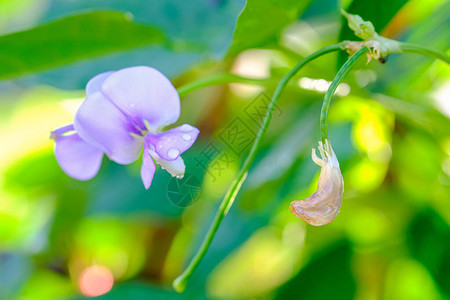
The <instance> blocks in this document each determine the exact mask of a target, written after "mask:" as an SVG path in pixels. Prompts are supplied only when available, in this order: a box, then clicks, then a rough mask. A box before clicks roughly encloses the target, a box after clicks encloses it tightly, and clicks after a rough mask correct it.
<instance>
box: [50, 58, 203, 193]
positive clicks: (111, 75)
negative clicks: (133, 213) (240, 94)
mask: <svg viewBox="0 0 450 300" xmlns="http://www.w3.org/2000/svg"><path fill="white" fill-rule="evenodd" d="M179 116H180V98H179V96H178V93H177V91H176V90H175V88H174V87H173V85H172V84H171V82H170V81H169V80H168V79H167V78H166V77H165V76H164V75H163V74H161V73H160V72H159V71H158V70H156V69H153V68H150V67H145V66H138V67H131V68H126V69H122V70H119V71H111V72H105V73H101V74H99V75H97V76H95V77H94V78H92V79H91V80H90V81H89V82H88V84H87V86H86V100H84V102H83V103H82V104H81V106H80V108H79V109H78V111H77V113H76V114H75V118H74V122H73V125H67V126H64V127H61V128H59V129H56V130H55V131H53V132H52V133H51V138H53V139H54V140H55V143H56V145H55V156H56V160H57V161H58V163H59V165H60V166H61V168H62V169H63V170H64V172H66V173H67V174H68V175H69V176H70V177H73V178H75V179H78V180H88V179H91V178H92V177H94V176H95V175H96V174H97V172H98V170H99V168H100V165H101V161H102V158H103V154H106V155H107V156H108V157H109V159H111V160H113V161H115V162H117V163H119V164H129V163H132V162H134V161H135V160H137V159H138V157H139V154H140V152H141V150H142V148H143V149H144V150H143V154H142V167H141V178H142V182H143V183H144V186H145V188H146V189H148V188H149V187H150V184H151V182H152V179H153V175H154V173H155V170H156V165H155V162H156V163H158V164H159V165H160V166H161V167H162V168H163V169H166V170H167V171H168V172H169V173H170V174H171V175H172V176H176V177H178V178H181V177H183V175H184V170H185V165H184V162H183V159H182V158H181V156H180V155H181V154H182V153H183V152H184V151H186V150H187V149H189V148H190V147H191V146H192V144H193V143H194V141H195V140H196V139H197V136H198V134H199V130H198V129H197V128H195V127H193V126H191V125H188V124H184V125H181V126H179V127H176V128H173V129H170V130H168V131H162V129H163V128H164V127H165V126H167V125H170V124H173V123H175V122H176V121H177V120H178V117H179Z"/></svg>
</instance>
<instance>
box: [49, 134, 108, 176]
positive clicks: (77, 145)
mask: <svg viewBox="0 0 450 300" xmlns="http://www.w3.org/2000/svg"><path fill="white" fill-rule="evenodd" d="M55 142H56V144H55V157H56V160H57V161H58V163H59V165H60V166H61V169H63V171H64V172H66V174H67V175H69V176H70V177H72V178H75V179H78V180H89V179H91V178H92V177H94V176H95V175H96V174H97V172H98V170H99V169H100V165H101V163H102V158H103V152H102V151H101V150H99V149H97V148H95V147H93V146H91V145H89V144H88V143H86V142H85V141H83V140H82V139H81V138H80V137H79V135H78V134H76V133H74V134H71V135H65V136H59V137H58V138H57V139H56V140H55Z"/></svg>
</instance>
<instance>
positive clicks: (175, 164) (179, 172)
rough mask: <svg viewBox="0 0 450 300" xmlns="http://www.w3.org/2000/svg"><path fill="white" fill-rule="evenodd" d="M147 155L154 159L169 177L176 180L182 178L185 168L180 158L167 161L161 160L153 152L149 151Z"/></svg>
mask: <svg viewBox="0 0 450 300" xmlns="http://www.w3.org/2000/svg"><path fill="white" fill-rule="evenodd" d="M149 153H150V155H151V156H152V157H153V158H154V159H155V161H156V163H157V164H158V165H160V166H161V168H163V169H164V170H166V171H167V172H169V174H170V175H172V176H173V177H177V178H183V176H184V171H185V170H186V166H185V165H184V161H183V159H182V158H181V156H178V158H177V159H175V160H172V161H168V160H164V159H162V158H161V157H160V156H159V155H158V153H156V152H155V151H153V150H149Z"/></svg>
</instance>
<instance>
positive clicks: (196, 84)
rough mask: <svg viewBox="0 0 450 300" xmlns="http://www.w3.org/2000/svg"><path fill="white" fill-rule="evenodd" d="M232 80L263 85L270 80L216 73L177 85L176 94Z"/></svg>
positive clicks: (184, 93)
mask: <svg viewBox="0 0 450 300" xmlns="http://www.w3.org/2000/svg"><path fill="white" fill-rule="evenodd" d="M232 82H234V83H247V84H256V85H263V84H265V83H267V82H270V80H269V79H266V78H249V77H243V76H239V75H235V74H230V73H224V74H217V75H213V76H211V77H206V78H202V79H199V80H196V81H193V82H190V83H188V84H186V85H183V86H181V87H179V88H178V94H179V95H180V97H183V96H185V95H186V94H189V93H190V92H192V91H194V90H197V89H199V88H202V87H206V86H210V85H217V84H223V83H232Z"/></svg>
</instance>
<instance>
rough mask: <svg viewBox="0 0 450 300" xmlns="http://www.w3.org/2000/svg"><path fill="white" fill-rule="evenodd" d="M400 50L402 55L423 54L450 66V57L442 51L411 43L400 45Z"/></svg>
mask: <svg viewBox="0 0 450 300" xmlns="http://www.w3.org/2000/svg"><path fill="white" fill-rule="evenodd" d="M399 48H400V50H401V52H402V53H416V54H422V55H425V56H428V57H431V58H436V59H440V60H442V61H443V62H445V63H447V64H450V57H449V56H448V55H447V54H445V53H444V52H442V51H438V50H435V49H432V48H428V47H424V46H421V45H416V44H410V43H399Z"/></svg>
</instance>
